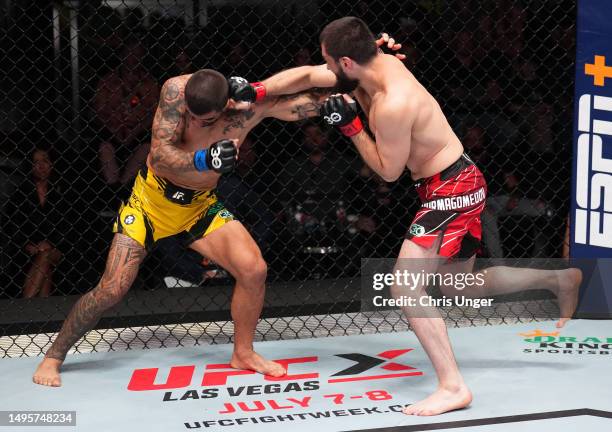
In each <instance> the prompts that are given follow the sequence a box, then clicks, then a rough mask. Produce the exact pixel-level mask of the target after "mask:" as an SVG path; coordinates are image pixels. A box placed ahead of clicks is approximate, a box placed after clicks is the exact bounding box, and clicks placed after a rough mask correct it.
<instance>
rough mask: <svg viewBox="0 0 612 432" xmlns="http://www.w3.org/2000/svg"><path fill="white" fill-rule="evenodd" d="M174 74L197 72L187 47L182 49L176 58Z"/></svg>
mask: <svg viewBox="0 0 612 432" xmlns="http://www.w3.org/2000/svg"><path fill="white" fill-rule="evenodd" d="M174 72H175V73H174V74H173V75H172V76H179V75H187V74H190V73H194V72H195V68H194V66H193V63H192V60H191V56H190V55H189V53H188V52H187V50H185V49H180V50H179V51H178V52H177V53H176V57H175V59H174Z"/></svg>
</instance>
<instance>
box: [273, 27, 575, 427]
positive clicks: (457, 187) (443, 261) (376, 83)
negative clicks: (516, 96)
mask: <svg viewBox="0 0 612 432" xmlns="http://www.w3.org/2000/svg"><path fill="white" fill-rule="evenodd" d="M373 40H374V36H373V35H372V33H371V32H370V30H369V29H368V27H367V25H366V24H365V23H364V22H363V21H361V20H360V19H358V18H355V17H345V18H341V19H338V20H336V21H333V22H331V23H330V24H328V25H327V26H326V27H325V28H324V30H323V31H322V32H321V35H320V42H321V52H322V55H323V58H324V59H325V61H326V63H327V64H326V65H321V66H313V67H309V68H305V69H301V70H300V72H301V74H294V75H292V76H288V75H287V76H286V78H287V79H288V81H287V82H285V85H286V86H287V88H291V89H292V90H293V91H300V90H304V89H306V88H308V87H309V86H312V87H331V86H336V88H340V89H342V91H341V92H342V93H352V95H353V96H354V97H355V98H356V99H357V101H358V102H359V104H360V105H361V107H362V109H363V111H364V112H365V114H366V116H367V120H368V125H369V129H370V131H371V132H372V135H373V136H371V135H370V134H369V133H368V132H367V131H366V130H365V129H364V128H363V125H362V123H361V120H360V119H359V117H358V115H357V114H356V112H355V110H354V109H353V106H352V104H353V101H352V99H351V98H350V97H349V96H348V95H346V94H344V95H334V96H331V97H330V98H329V99H327V100H326V102H325V103H324V104H323V107H322V108H321V111H322V115H323V116H324V118H325V120H326V121H327V122H328V123H329V124H331V125H334V126H337V127H338V128H339V129H340V130H341V131H342V132H343V133H344V134H345V135H346V136H348V137H350V139H351V140H352V142H353V144H354V145H355V147H356V148H357V150H358V152H359V153H360V154H361V156H362V158H363V159H364V161H365V162H366V163H367V164H368V165H369V166H370V167H371V168H372V169H373V170H374V171H375V172H376V173H377V174H378V175H380V176H381V177H382V178H383V179H385V180H386V181H395V180H396V179H397V178H398V177H399V176H400V175H401V174H402V173H403V172H404V171H405V170H406V169H408V170H409V171H410V173H411V176H412V178H413V179H414V180H415V182H416V190H417V193H418V195H419V198H420V199H421V201H422V203H423V204H422V208H421V210H420V211H419V212H418V213H417V215H416V216H415V217H414V220H413V222H412V224H411V225H410V228H409V229H408V233H407V234H406V238H405V240H404V243H403V245H402V247H401V250H400V253H399V258H400V259H398V261H397V264H396V268H400V269H402V270H408V271H413V272H420V271H422V270H425V271H427V272H428V273H433V272H436V271H437V272H439V273H442V274H447V273H458V272H462V273H469V272H472V269H473V265H474V258H475V253H476V251H477V249H478V247H479V242H480V239H481V225H480V213H481V212H482V210H483V208H484V205H485V197H486V190H487V188H486V182H485V180H484V178H483V176H482V174H481V172H480V170H479V169H478V168H477V167H476V166H475V165H474V163H473V162H472V161H471V160H470V158H469V157H468V156H467V155H466V154H465V153H464V150H463V146H462V144H461V142H460V141H459V139H458V138H457V136H456V135H455V133H454V132H453V130H452V129H451V127H450V125H449V123H448V121H447V120H446V117H445V116H444V114H443V112H442V110H441V108H440V106H439V105H438V103H437V102H436V100H435V99H434V98H433V97H432V96H431V95H430V94H429V93H428V92H427V90H426V89H425V88H424V87H423V86H422V85H421V84H420V83H419V82H418V81H417V80H416V79H415V77H414V76H413V75H412V74H411V73H410V71H409V70H408V69H406V67H405V66H404V65H403V64H402V62H400V61H399V60H398V59H397V58H395V57H394V56H391V55H386V54H382V53H380V52H377V50H376V49H374V44H373V43H372V42H373ZM389 44H390V45H392V44H393V41H389ZM402 258H408V259H402ZM459 258H461V259H459ZM581 278H582V275H581V273H580V271H579V270H578V269H566V270H561V271H552V270H551V271H548V270H533V269H517V268H508V267H492V268H488V269H487V273H486V277H485V283H484V285H483V286H482V287H478V286H473V287H470V288H469V289H465V290H464V291H461V292H458V291H455V288H454V287H453V286H442V287H441V289H442V292H443V294H445V295H449V294H450V295H456V294H461V295H464V296H469V297H485V296H491V295H496V294H502V293H511V292H517V291H522V290H526V289H548V290H550V291H552V292H553V293H554V294H556V295H557V298H558V301H559V306H560V312H561V313H560V316H561V319H560V320H559V322H558V323H557V326H558V327H562V326H563V325H564V324H565V322H566V321H567V320H568V319H569V318H570V317H571V316H572V315H573V313H574V311H575V308H576V303H577V294H578V286H579V284H580V281H581ZM425 289H426V287H424V286H421V287H417V289H416V290H414V291H413V292H408V293H407V292H402V291H401V290H400V289H398V287H393V289H392V293H393V295H406V294H408V295H412V296H420V295H421V293H423V292H424V291H425ZM432 309H433V310H432ZM404 312H405V314H406V316H407V318H408V320H409V322H410V325H411V326H412V328H413V330H414V332H415V333H416V335H417V337H418V339H419V341H420V342H421V344H422V345H423V348H424V349H425V351H426V352H427V354H428V356H429V358H430V360H431V362H432V364H433V366H434V369H435V371H436V374H437V376H438V388H437V390H436V391H435V392H434V393H433V394H432V395H430V396H429V397H427V398H425V399H424V400H422V401H420V402H417V403H415V404H412V405H410V406H407V407H406V408H405V409H404V413H406V414H412V415H437V414H441V413H444V412H447V411H450V410H454V409H459V408H463V407H465V406H467V405H469V404H470V402H471V401H472V394H471V392H470V390H469V389H468V387H467V385H466V384H465V382H464V380H463V378H462V376H461V374H460V372H459V368H458V366H457V363H456V361H455V358H454V354H453V351H452V348H451V345H450V342H449V339H448V334H447V331H446V326H445V323H444V321H443V319H442V318H441V317H440V314H439V313H438V312H437V311H436V310H435V308H405V309H404Z"/></svg>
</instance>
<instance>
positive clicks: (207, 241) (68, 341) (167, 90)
mask: <svg viewBox="0 0 612 432" xmlns="http://www.w3.org/2000/svg"><path fill="white" fill-rule="evenodd" d="M384 42H387V47H388V48H389V49H390V50H393V51H397V50H398V49H399V48H400V45H398V44H392V43H390V42H389V41H388V35H386V34H385V35H384V37H381V38H379V39H378V40H376V41H375V43H374V42H373V44H372V47H373V49H377V47H380V46H381V45H382V44H383V43H384ZM396 55H397V57H398V58H399V59H404V58H405V56H404V55H403V54H400V53H398V54H396ZM305 70H310V69H309V68H305V67H302V68H294V69H289V70H286V71H283V72H280V73H279V74H276V75H274V76H272V77H270V78H268V79H267V80H264V81H263V82H261V83H254V84H250V83H249V82H247V81H246V80H245V79H243V78H237V77H232V78H230V79H229V80H227V79H226V78H225V77H224V76H223V75H221V74H220V73H218V72H216V71H213V70H210V69H204V70H200V71H198V72H196V73H194V74H189V75H181V76H177V77H174V78H170V79H169V80H168V81H166V82H165V83H164V86H163V87H162V90H161V94H160V98H159V105H158V107H157V111H156V113H155V117H154V119H153V128H152V141H151V150H150V153H149V155H148V157H147V165H146V167H145V168H144V169H142V170H140V172H139V173H138V176H137V177H136V180H135V182H134V187H133V189H132V195H131V197H130V199H129V201H128V202H126V203H124V204H123V205H122V207H121V208H120V210H119V213H118V215H117V220H116V222H115V224H114V227H113V231H114V232H115V233H116V234H115V237H114V239H113V242H112V244H111V248H110V251H109V255H108V259H107V263H106V269H105V271H104V274H103V275H102V278H101V280H100V281H99V283H98V285H97V286H96V287H95V288H94V289H93V290H92V291H90V292H88V293H87V294H85V295H84V296H83V297H81V298H80V299H79V300H78V301H77V303H76V304H75V305H74V307H73V308H72V310H71V311H70V313H69V315H68V317H67V318H66V321H65V322H64V324H63V326H62V328H61V330H60V332H59V334H58V336H57V338H56V339H55V341H54V342H53V344H52V345H51V347H50V348H49V350H48V351H47V353H46V354H45V358H44V359H43V361H42V362H41V363H40V365H39V366H38V368H37V370H36V371H35V373H34V376H33V381H34V382H35V383H37V384H41V385H47V386H60V385H61V379H60V367H61V365H62V363H63V362H64V360H65V358H66V354H67V353H68V351H69V350H70V348H71V347H72V346H73V345H74V344H75V343H76V342H77V341H78V340H79V339H80V338H81V337H82V336H83V335H84V334H85V333H87V332H88V331H89V330H91V329H92V328H93V327H94V326H95V325H96V323H97V322H98V321H99V319H100V317H101V316H102V314H103V313H104V312H105V311H106V310H108V309H109V308H111V307H112V306H114V305H116V304H117V303H118V302H119V301H120V300H121V299H122V298H123V297H124V295H125V294H126V293H127V291H128V290H129V289H130V286H131V285H132V283H133V282H134V279H135V278H136V275H137V274H138V268H139V266H140V264H141V263H142V261H143V260H144V258H145V256H146V254H147V250H148V249H149V248H150V247H151V246H152V245H153V244H154V243H155V242H156V241H157V240H159V239H161V238H164V237H168V236H179V238H180V239H181V240H182V241H183V243H184V244H185V246H186V247H190V248H191V249H193V250H195V251H197V252H199V253H200V254H202V255H203V256H205V257H207V258H209V259H211V260H212V261H214V262H215V263H217V264H219V265H220V266H222V267H223V268H225V269H226V270H227V271H229V272H230V273H231V274H232V276H233V277H234V278H235V279H236V285H235V287H234V293H233V296H232V304H231V314H232V319H233V320H234V328H235V335H234V352H233V355H232V359H231V361H230V364H231V365H232V367H235V368H238V369H250V370H254V371H257V372H260V373H263V374H267V375H271V376H282V375H284V374H285V373H286V371H285V369H284V368H283V367H282V366H281V365H280V364H278V363H275V362H272V361H269V360H266V359H264V358H262V357H261V356H260V355H258V354H257V353H256V352H255V351H254V350H253V335H254V331H255V326H256V325H257V320H258V318H259V316H260V313H261V309H262V307H263V300H264V293H265V279H266V274H267V266H266V263H265V261H264V260H263V258H262V256H261V252H260V250H259V248H258V246H257V244H256V243H255V241H254V240H253V238H252V237H251V235H250V234H249V233H248V231H247V230H246V229H245V228H244V226H243V225H242V224H241V223H240V222H238V221H237V220H235V219H234V216H233V215H232V214H231V213H230V212H229V211H228V210H227V209H225V208H224V207H223V204H221V203H220V202H219V201H218V200H217V197H216V196H215V187H216V185H217V182H218V181H219V177H220V176H221V174H223V173H226V172H230V171H231V170H232V169H233V168H234V165H235V163H236V158H237V149H238V147H239V146H240V144H241V143H242V142H243V141H244V139H245V137H246V136H247V134H248V132H249V131H250V130H251V129H253V127H255V126H256V125H257V124H258V123H259V122H260V121H261V120H263V119H264V118H266V117H273V118H277V119H280V120H285V121H297V120H302V119H306V118H309V117H313V116H318V115H319V114H320V112H319V110H320V107H321V103H322V102H323V101H324V100H325V98H327V97H328V96H329V95H330V91H327V90H324V91H323V90H320V89H319V90H308V91H305V92H303V93H300V94H293V93H297V92H294V91H293V88H297V87H304V88H305V89H306V88H307V89H310V88H311V86H310V85H304V84H303V83H298V84H295V81H296V79H295V78H296V77H298V78H299V77H301V76H303V75H304V71H305ZM281 95H282V96H281ZM251 103H252V104H251Z"/></svg>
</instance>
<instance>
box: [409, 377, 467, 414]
mask: <svg viewBox="0 0 612 432" xmlns="http://www.w3.org/2000/svg"><path fill="white" fill-rule="evenodd" d="M470 402H472V393H471V392H470V390H469V389H468V388H467V386H466V385H465V384H463V385H462V386H461V387H459V388H458V389H457V390H452V391H451V390H447V389H442V388H438V390H436V391H435V392H434V393H433V394H431V395H430V396H428V397H426V398H425V399H423V400H422V401H419V402H417V403H415V404H412V405H409V406H407V407H405V408H404V409H403V412H404V414H407V415H417V416H433V415H438V414H442V413H445V412H448V411H452V410H457V409H461V408H465V407H466V406H468V405H469V404H470Z"/></svg>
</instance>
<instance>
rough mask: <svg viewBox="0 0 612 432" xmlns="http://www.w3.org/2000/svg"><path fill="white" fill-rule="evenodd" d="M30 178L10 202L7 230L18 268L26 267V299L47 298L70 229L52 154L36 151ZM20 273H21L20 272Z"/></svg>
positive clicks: (24, 288)
mask: <svg viewBox="0 0 612 432" xmlns="http://www.w3.org/2000/svg"><path fill="white" fill-rule="evenodd" d="M29 162H30V163H31V172H30V176H29V178H28V179H27V180H26V181H25V182H24V183H23V184H21V185H20V186H19V187H18V188H17V189H16V190H15V192H14V193H13V194H12V196H11V197H10V198H9V200H8V202H7V204H6V207H5V210H6V213H5V214H6V225H5V230H6V232H7V233H9V235H10V236H11V241H12V243H13V244H12V246H13V247H14V254H13V257H14V259H15V260H16V261H17V266H18V267H21V266H22V264H25V265H27V271H26V272H25V273H26V276H25V280H24V282H23V290H22V295H23V297H26V298H30V297H36V296H40V297H48V296H49V295H50V293H51V290H52V278H53V272H54V270H55V267H56V266H57V265H58V263H59V262H60V260H61V258H62V254H63V253H62V251H64V252H65V250H66V246H67V245H65V243H66V236H65V234H67V230H68V229H69V227H70V226H71V222H72V221H70V220H67V219H69V218H67V217H66V212H67V211H68V210H69V208H70V204H69V203H68V202H67V201H66V199H65V194H66V191H65V190H64V188H62V187H60V186H59V184H58V182H56V180H55V178H54V177H55V176H54V171H53V162H52V160H51V156H50V152H49V150H46V149H43V148H37V149H35V150H34V152H33V153H32V155H31V159H30V161H29ZM19 273H21V271H20V272H19Z"/></svg>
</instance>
